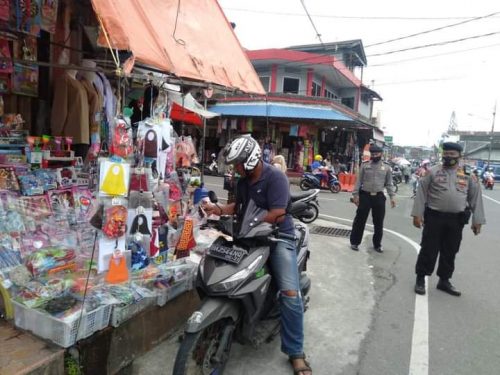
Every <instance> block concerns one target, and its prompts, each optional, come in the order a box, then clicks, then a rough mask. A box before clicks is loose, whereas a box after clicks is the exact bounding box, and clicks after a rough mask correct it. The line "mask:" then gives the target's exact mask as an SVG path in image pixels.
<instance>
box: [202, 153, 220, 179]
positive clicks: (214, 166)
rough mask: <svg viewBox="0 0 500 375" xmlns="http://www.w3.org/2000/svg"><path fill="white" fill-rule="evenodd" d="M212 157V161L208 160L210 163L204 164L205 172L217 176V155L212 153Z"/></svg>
mask: <svg viewBox="0 0 500 375" xmlns="http://www.w3.org/2000/svg"><path fill="white" fill-rule="evenodd" d="M210 157H211V158H212V161H211V162H210V165H208V166H205V174H208V175H211V176H218V175H219V165H218V164H217V155H216V154H215V153H213V154H212V155H210Z"/></svg>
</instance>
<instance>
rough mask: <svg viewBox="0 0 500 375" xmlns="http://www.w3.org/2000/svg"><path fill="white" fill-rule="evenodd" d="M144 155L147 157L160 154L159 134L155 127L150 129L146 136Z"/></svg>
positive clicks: (154, 156)
mask: <svg viewBox="0 0 500 375" xmlns="http://www.w3.org/2000/svg"><path fill="white" fill-rule="evenodd" d="M144 156H145V157H147V158H156V157H157V156H158V135H157V134H156V131H155V130H154V129H149V130H148V131H147V132H146V135H145V137H144Z"/></svg>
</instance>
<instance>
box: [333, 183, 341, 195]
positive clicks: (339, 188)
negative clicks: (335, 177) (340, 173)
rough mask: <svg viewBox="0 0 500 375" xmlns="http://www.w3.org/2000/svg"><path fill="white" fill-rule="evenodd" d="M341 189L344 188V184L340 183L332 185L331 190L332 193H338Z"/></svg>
mask: <svg viewBox="0 0 500 375" xmlns="http://www.w3.org/2000/svg"><path fill="white" fill-rule="evenodd" d="M340 190H342V186H340V183H339V184H332V185H330V191H331V192H332V193H334V194H337V193H338V192H340Z"/></svg>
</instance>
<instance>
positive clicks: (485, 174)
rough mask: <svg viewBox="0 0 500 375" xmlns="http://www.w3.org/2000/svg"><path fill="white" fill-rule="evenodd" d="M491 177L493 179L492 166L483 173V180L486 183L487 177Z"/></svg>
mask: <svg viewBox="0 0 500 375" xmlns="http://www.w3.org/2000/svg"><path fill="white" fill-rule="evenodd" d="M490 178H492V179H493V180H494V179H495V174H494V173H493V168H491V167H489V168H488V169H487V170H486V172H484V174H483V182H484V184H486V183H487V182H488V179H490Z"/></svg>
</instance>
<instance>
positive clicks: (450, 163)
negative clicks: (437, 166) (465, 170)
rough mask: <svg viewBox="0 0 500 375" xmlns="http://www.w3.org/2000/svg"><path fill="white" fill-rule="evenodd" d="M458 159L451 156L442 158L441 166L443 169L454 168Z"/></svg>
mask: <svg viewBox="0 0 500 375" xmlns="http://www.w3.org/2000/svg"><path fill="white" fill-rule="evenodd" d="M458 159H459V158H453V157H451V156H443V159H442V160H443V165H444V166H445V167H454V166H455V165H457V164H458Z"/></svg>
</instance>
